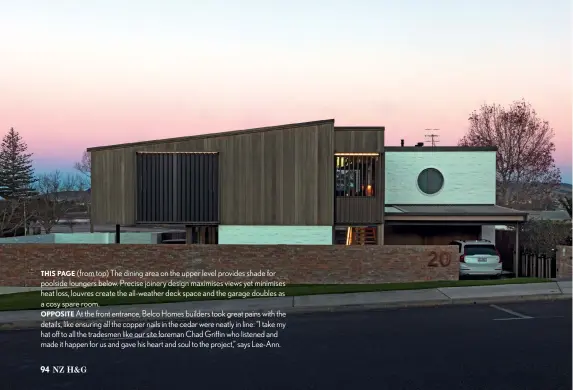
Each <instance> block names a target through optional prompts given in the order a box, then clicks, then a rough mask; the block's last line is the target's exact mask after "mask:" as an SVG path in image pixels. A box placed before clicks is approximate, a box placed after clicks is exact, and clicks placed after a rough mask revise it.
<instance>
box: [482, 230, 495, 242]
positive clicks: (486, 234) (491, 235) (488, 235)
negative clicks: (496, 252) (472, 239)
mask: <svg viewBox="0 0 573 390" xmlns="http://www.w3.org/2000/svg"><path fill="white" fill-rule="evenodd" d="M480 238H482V239H484V240H489V241H491V242H492V244H494V245H495V226H494V225H483V226H482V227H481V237H480Z"/></svg>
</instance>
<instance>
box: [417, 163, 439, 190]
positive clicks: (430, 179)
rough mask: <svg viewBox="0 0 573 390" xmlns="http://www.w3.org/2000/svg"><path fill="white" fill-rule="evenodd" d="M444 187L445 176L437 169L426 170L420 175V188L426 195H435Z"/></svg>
mask: <svg viewBox="0 0 573 390" xmlns="http://www.w3.org/2000/svg"><path fill="white" fill-rule="evenodd" d="M443 186H444V175H442V172H440V171H438V170H437V169H436V168H426V169H424V170H423V171H422V172H420V174H419V175H418V188H420V191H422V192H423V193H424V194H427V195H433V194H435V193H437V192H439V191H440V190H441V189H442V187H443Z"/></svg>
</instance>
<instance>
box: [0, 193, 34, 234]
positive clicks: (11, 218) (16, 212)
mask: <svg viewBox="0 0 573 390" xmlns="http://www.w3.org/2000/svg"><path fill="white" fill-rule="evenodd" d="M33 219H34V211H33V210H31V209H30V208H29V204H28V200H27V199H3V200H0V237H14V236H20V235H24V232H25V229H26V226H27V224H28V222H30V221H31V220H33Z"/></svg>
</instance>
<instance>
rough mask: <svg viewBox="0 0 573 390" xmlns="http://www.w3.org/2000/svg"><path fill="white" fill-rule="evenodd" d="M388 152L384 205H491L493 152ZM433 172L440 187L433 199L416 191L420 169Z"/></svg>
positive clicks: (492, 198) (493, 171) (493, 195)
mask: <svg viewBox="0 0 573 390" xmlns="http://www.w3.org/2000/svg"><path fill="white" fill-rule="evenodd" d="M424 148H426V150H425V151H419V152H416V151H403V152H402V151H391V150H387V151H386V153H385V157H386V181H385V184H386V203H387V204H495V172H496V168H495V159H496V152H495V151H469V152H463V151H445V152H440V151H435V152H434V151H431V150H427V149H429V148H430V147H424ZM426 168H436V169H437V170H439V171H440V172H441V173H442V175H443V176H444V187H443V188H442V190H441V191H439V192H438V193H437V194H434V195H426V194H424V193H423V192H421V191H420V190H419V189H418V185H417V179H418V175H419V174H420V172H421V171H422V170H423V169H426Z"/></svg>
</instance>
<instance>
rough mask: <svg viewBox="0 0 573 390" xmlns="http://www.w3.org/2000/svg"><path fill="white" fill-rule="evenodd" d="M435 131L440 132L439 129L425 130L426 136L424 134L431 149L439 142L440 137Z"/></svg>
mask: <svg viewBox="0 0 573 390" xmlns="http://www.w3.org/2000/svg"><path fill="white" fill-rule="evenodd" d="M437 131H440V129H426V132H428V134H426V136H425V138H426V139H427V140H429V142H430V143H431V144H432V147H435V146H436V144H437V143H438V142H440V140H439V138H440V135H439V134H438V133H436V132H437Z"/></svg>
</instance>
